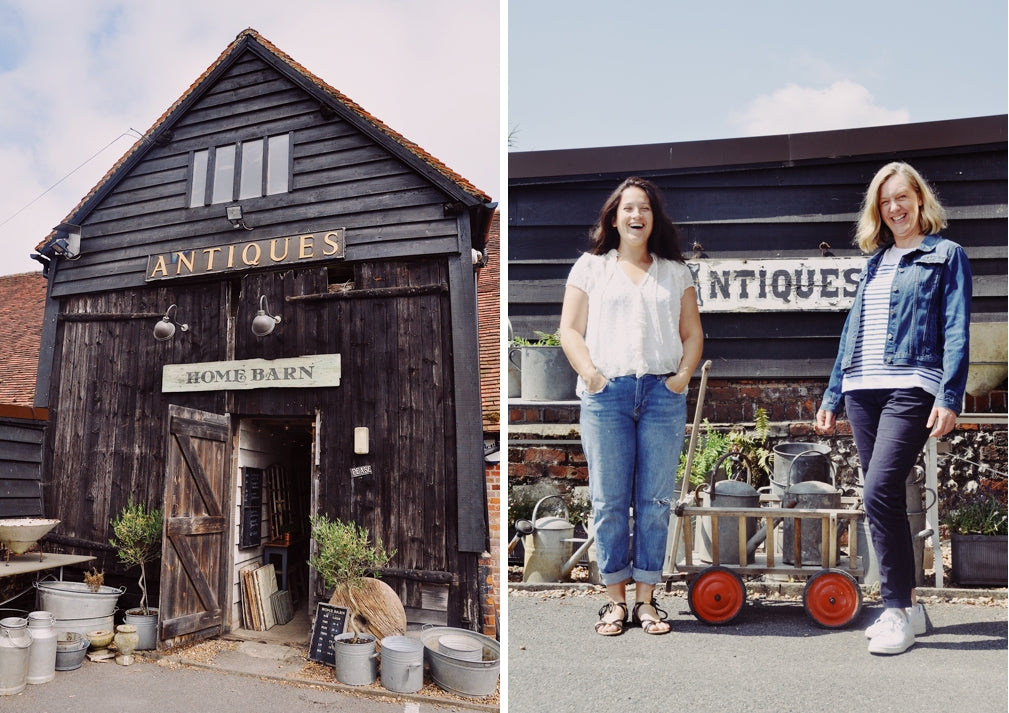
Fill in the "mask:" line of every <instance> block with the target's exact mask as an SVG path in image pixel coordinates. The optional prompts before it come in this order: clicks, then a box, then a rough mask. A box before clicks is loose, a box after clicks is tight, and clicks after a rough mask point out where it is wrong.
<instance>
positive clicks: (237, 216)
mask: <svg viewBox="0 0 1009 713" xmlns="http://www.w3.org/2000/svg"><path fill="white" fill-rule="evenodd" d="M227 211H228V220H230V221H231V227H232V228H245V229H246V230H252V228H250V227H249V226H248V225H246V224H245V218H243V217H242V206H240V205H229V206H228V208H227Z"/></svg>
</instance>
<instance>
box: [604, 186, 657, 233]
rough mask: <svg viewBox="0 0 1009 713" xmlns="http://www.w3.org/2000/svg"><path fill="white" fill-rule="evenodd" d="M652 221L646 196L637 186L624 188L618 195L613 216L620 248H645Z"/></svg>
mask: <svg viewBox="0 0 1009 713" xmlns="http://www.w3.org/2000/svg"><path fill="white" fill-rule="evenodd" d="M654 220H655V218H654V216H653V215H652V204H651V202H650V201H649V200H648V194H647V193H645V192H644V191H643V190H642V189H640V188H638V187H637V186H628V187H627V188H625V189H624V190H623V192H622V193H621V194H620V203H619V204H618V205H617V212H616V215H615V216H613V227H615V228H616V229H617V233H618V234H619V235H620V246H621V247H624V248H634V247H642V246H644V247H647V246H648V238H649V237H650V236H651V234H652V226H653V225H654Z"/></svg>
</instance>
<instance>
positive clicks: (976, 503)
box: [943, 492, 1009, 535]
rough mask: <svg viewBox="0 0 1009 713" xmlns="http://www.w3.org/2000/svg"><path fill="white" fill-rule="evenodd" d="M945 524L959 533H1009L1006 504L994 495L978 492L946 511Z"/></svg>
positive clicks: (950, 529) (951, 530)
mask: <svg viewBox="0 0 1009 713" xmlns="http://www.w3.org/2000/svg"><path fill="white" fill-rule="evenodd" d="M943 524H944V525H946V527H947V528H948V529H949V531H950V532H953V533H957V534H959V535H1005V534H1009V519H1007V513H1006V504H1005V503H1004V502H1002V501H1001V500H1000V499H999V498H997V497H995V496H994V495H990V494H987V493H982V492H979V493H976V494H975V495H973V496H970V497H967V498H964V499H963V500H962V501H961V502H960V503H959V504H957V506H956V507H955V508H953V509H951V510H949V511H948V512H947V513H946V517H945V518H944V519H943Z"/></svg>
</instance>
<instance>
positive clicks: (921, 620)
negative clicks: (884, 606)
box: [865, 604, 928, 639]
mask: <svg viewBox="0 0 1009 713" xmlns="http://www.w3.org/2000/svg"><path fill="white" fill-rule="evenodd" d="M904 611H905V612H907V615H908V618H910V619H911V629H912V630H913V631H914V635H915V636H924V635H925V631H926V630H927V629H928V620H927V619H926V618H925V605H924V604H915V605H914V606H913V607H910V608H908V609H905V610H904ZM882 619H883V615H882V614H880V615H879V617H878V618H877V619H876V621H874V622H872V624H871V625H870V626H869V628H868V629H866V630H865V638H867V639H871V638H872V637H874V636H876V634H880V633H882V632H883V629H884V626H883V625H882V624H881V621H882Z"/></svg>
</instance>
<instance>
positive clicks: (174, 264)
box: [144, 228, 347, 282]
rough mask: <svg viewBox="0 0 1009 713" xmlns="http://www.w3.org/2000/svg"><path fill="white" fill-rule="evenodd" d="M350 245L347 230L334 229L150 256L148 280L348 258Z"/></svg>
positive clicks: (148, 259) (146, 278)
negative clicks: (346, 254)
mask: <svg viewBox="0 0 1009 713" xmlns="http://www.w3.org/2000/svg"><path fill="white" fill-rule="evenodd" d="M346 242H347V241H346V229H345V228H334V229H333V230H324V231H322V232H319V233H307V234H305V235H293V236H290V237H286V238H265V239H263V240H249V241H247V242H244V243H231V244H226V245H217V246H214V247H209V248H194V249H192V250H175V251H173V252H170V253H161V254H160V255H150V256H148V258H147V274H146V276H145V278H144V279H145V280H146V281H147V282H152V281H156V280H169V279H175V278H178V277H197V276H201V277H205V276H207V275H213V274H218V273H222V272H237V271H239V270H250V269H252V268H270V267H280V266H283V265H289V266H296V265H300V264H303V263H308V262H317V261H319V260H333V259H336V258H343V257H344V251H345V249H346Z"/></svg>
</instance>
